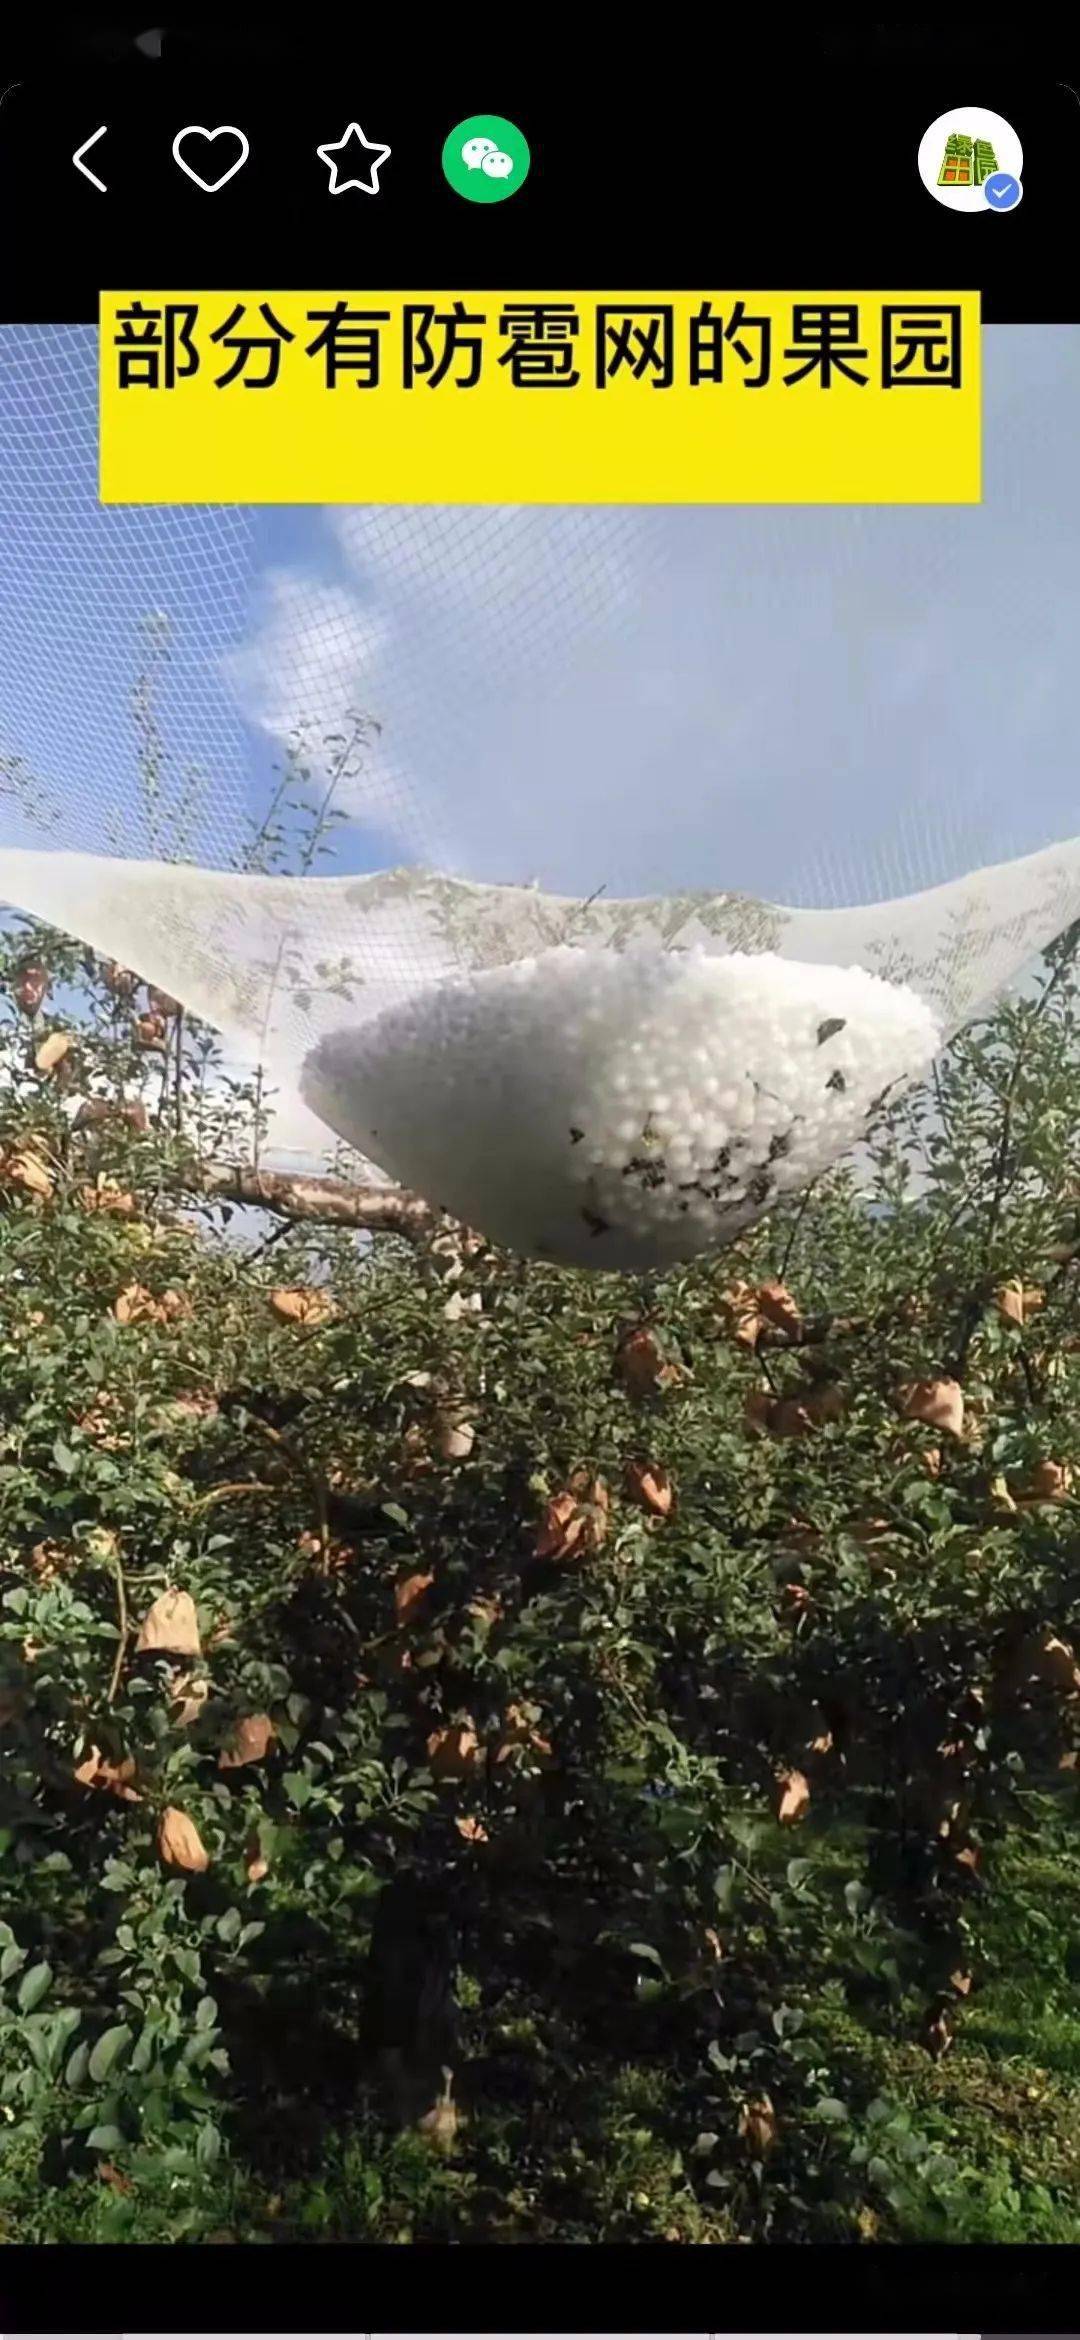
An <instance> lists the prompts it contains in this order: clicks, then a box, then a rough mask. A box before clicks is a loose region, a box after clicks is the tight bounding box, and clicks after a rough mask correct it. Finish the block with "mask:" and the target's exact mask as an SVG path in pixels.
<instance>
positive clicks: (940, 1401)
mask: <svg viewBox="0 0 1080 2340" xmlns="http://www.w3.org/2000/svg"><path fill="white" fill-rule="evenodd" d="M896 1403H897V1405H898V1407H899V1409H900V1412H901V1414H902V1415H903V1416H904V1419H905V1421H908V1422H928V1423H929V1424H930V1427H931V1429H933V1430H948V1431H949V1432H950V1433H951V1434H952V1436H953V1437H954V1438H959V1436H960V1433H961V1431H962V1430H963V1427H964V1393H963V1390H962V1389H961V1387H960V1384H959V1382H958V1381H951V1380H949V1379H948V1378H947V1377H946V1378H942V1379H940V1380H934V1381H908V1382H905V1383H904V1384H903V1386H902V1388H900V1389H898V1390H897V1393H896Z"/></svg>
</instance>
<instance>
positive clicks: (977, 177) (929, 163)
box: [919, 106, 1024, 213]
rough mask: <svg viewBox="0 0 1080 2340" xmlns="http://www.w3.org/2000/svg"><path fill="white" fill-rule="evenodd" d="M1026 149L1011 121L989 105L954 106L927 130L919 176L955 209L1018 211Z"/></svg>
mask: <svg viewBox="0 0 1080 2340" xmlns="http://www.w3.org/2000/svg"><path fill="white" fill-rule="evenodd" d="M1023 167H1024V150H1023V147H1022V146H1021V144H1020V140H1019V139H1018V137H1017V135H1016V132H1015V130H1014V129H1013V127H1012V124H1011V122H1006V120H1005V118H1004V116H1003V115H1001V114H993V113H991V112H990V110H989V108H988V107H987V106H950V108H949V111H948V113H947V114H939V115H938V117H937V120H936V122H931V124H930V128H929V130H926V131H924V133H923V136H922V139H921V141H920V145H919V177H920V179H921V180H922V183H923V186H924V187H925V188H926V191H927V194H928V195H932V196H933V198H934V201H935V203H944V204H945V206H946V208H947V209H948V210H949V211H976V212H983V213H986V212H993V211H1014V210H1015V209H1016V206H1017V204H1018V203H1019V201H1020V199H1021V196H1022V195H1023V192H1024V189H1023V184H1022V181H1021V172H1022V171H1023Z"/></svg>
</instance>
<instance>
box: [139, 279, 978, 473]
mask: <svg viewBox="0 0 1080 2340" xmlns="http://www.w3.org/2000/svg"><path fill="white" fill-rule="evenodd" d="M100 349H101V368H100V379H101V497H102V501H103V502H104V503H106V504H117V503H136V504H138V503H154V504H185V503H198V504H202V503H245V504H247V503H257V504H263V503H265V504H293V503H320V504H321V503H373V504H504V503H516V504H520V503H525V504H636V503H661V504H667V503H671V504H713V503H737V504H864V503H865V504H936V503H949V504H972V503H977V502H978V501H979V497H980V414H981V403H980V373H979V356H980V352H979V296H978V294H977V293H972V292H967V293H919V292H873V293H865V292H863V293H860V292H793V293H772V292H771V293H755V292H747V291H727V292H724V291H712V292H710V291H705V292H694V293H687V292H678V293H671V292H668V293H650V292H624V293H594V292H589V293H581V292H577V293H565V292H562V293H560V292H544V293H534V292H513V293H499V294H494V293H469V292H464V293H445V292H442V293H423V292H412V293H404V292H401V293H381V292H379V293H373V292H347V293H344V292H338V293H325V292H323V293H317V292H316V293H296V292H266V291H262V292H260V291H257V290H255V291H248V292H237V293H220V292H214V293H178V292H170V293H161V292H156V293H154V292H142V293H121V292H108V293H103V294H102V298H101V336H100Z"/></svg>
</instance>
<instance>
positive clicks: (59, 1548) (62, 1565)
mask: <svg viewBox="0 0 1080 2340" xmlns="http://www.w3.org/2000/svg"><path fill="white" fill-rule="evenodd" d="M74 1561H75V1554H74V1551H73V1549H72V1547H71V1545H70V1544H61V1543H58V1542H57V1540H56V1538H55V1537H53V1536H45V1537H43V1538H42V1541H41V1542H40V1543H39V1544H34V1545H33V1547H32V1549H31V1553H30V1566H31V1569H32V1571H33V1574H34V1575H35V1576H36V1577H37V1579H38V1582H39V1583H40V1584H54V1583H55V1581H56V1579H57V1577H58V1576H65V1575H66V1574H67V1572H68V1570H69V1568H71V1567H72V1566H73V1565H74Z"/></svg>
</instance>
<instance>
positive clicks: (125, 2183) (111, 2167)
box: [97, 2161, 135, 2194]
mask: <svg viewBox="0 0 1080 2340" xmlns="http://www.w3.org/2000/svg"><path fill="white" fill-rule="evenodd" d="M97 2174H98V2176H99V2178H100V2179H101V2181H102V2184H103V2185H106V2186H111V2188H112V2191H113V2193H114V2194H133V2193H134V2191H135V2186H134V2181H133V2180H132V2179H131V2178H129V2177H125V2176H124V2172H123V2170H122V2169H117V2166H116V2163H115V2161H99V2162H98V2165H97Z"/></svg>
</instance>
